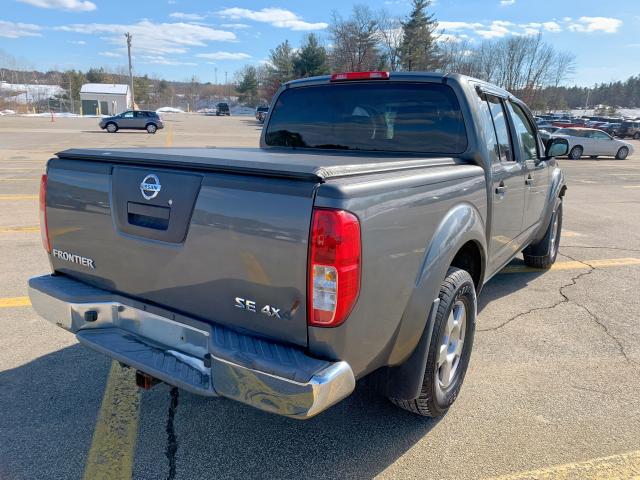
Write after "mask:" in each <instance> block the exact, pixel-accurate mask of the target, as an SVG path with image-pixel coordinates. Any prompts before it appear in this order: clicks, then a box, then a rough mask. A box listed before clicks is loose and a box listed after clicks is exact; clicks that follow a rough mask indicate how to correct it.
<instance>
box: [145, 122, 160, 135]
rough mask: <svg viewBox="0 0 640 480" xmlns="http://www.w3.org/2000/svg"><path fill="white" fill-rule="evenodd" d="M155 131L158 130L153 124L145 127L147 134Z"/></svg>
mask: <svg viewBox="0 0 640 480" xmlns="http://www.w3.org/2000/svg"><path fill="white" fill-rule="evenodd" d="M156 130H158V127H156V126H155V125H154V124H153V123H150V124H149V125H147V133H156Z"/></svg>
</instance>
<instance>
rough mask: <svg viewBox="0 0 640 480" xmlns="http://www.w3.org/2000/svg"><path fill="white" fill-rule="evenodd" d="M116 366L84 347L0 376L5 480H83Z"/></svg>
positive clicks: (0, 456)
mask: <svg viewBox="0 0 640 480" xmlns="http://www.w3.org/2000/svg"><path fill="white" fill-rule="evenodd" d="M110 366H111V361H110V360H109V359H107V358H106V357H103V356H101V355H96V354H95V353H93V352H91V351H89V350H88V349H86V348H84V347H81V346H80V345H74V346H71V347H68V348H63V349H62V350H58V351H57V352H54V353H51V354H49V355H45V356H43V357H40V358H37V359H36V360H33V361H32V362H29V363H27V364H25V365H22V366H20V367H17V368H14V369H11V370H5V371H3V372H0V412H2V413H1V414H0V433H1V434H0V478H3V479H22V478H81V477H82V472H83V470H84V464H85V459H86V456H87V453H88V451H89V448H90V446H91V438H92V435H93V430H94V426H95V423H96V417H97V415H98V410H99V409H100V404H101V402H102V395H103V393H104V385H105V382H106V379H107V375H108V373H109V368H110Z"/></svg>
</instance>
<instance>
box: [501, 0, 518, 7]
mask: <svg viewBox="0 0 640 480" xmlns="http://www.w3.org/2000/svg"><path fill="white" fill-rule="evenodd" d="M514 3H516V0H500V6H501V7H508V6H509V5H513V4H514Z"/></svg>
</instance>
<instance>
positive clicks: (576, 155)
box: [569, 145, 583, 160]
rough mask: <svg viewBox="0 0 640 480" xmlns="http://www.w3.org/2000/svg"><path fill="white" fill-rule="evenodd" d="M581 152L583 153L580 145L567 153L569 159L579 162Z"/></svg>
mask: <svg viewBox="0 0 640 480" xmlns="http://www.w3.org/2000/svg"><path fill="white" fill-rule="evenodd" d="M582 152H583V150H582V147H581V146H580V145H577V146H575V147H573V148H572V149H571V151H570V152H569V158H570V159H571V160H580V157H581V156H582Z"/></svg>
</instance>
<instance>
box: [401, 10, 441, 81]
mask: <svg viewBox="0 0 640 480" xmlns="http://www.w3.org/2000/svg"><path fill="white" fill-rule="evenodd" d="M430 5H431V1H430V0H413V10H412V11H411V14H410V15H409V19H408V20H407V21H406V22H402V32H403V39H402V46H401V48H400V62H401V65H402V68H403V69H404V70H408V71H413V70H435V69H436V68H438V66H439V61H438V60H439V56H438V45H437V33H436V30H437V28H438V22H437V21H436V19H435V17H434V16H433V15H428V14H427V11H426V10H427V7H429V6H430Z"/></svg>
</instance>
